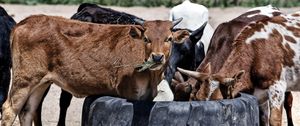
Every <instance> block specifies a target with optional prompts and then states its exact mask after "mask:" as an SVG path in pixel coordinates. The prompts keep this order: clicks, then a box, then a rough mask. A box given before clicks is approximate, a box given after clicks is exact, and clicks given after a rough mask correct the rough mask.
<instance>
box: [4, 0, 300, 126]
mask: <svg viewBox="0 0 300 126" xmlns="http://www.w3.org/2000/svg"><path fill="white" fill-rule="evenodd" d="M0 5H1V6H2V7H4V8H5V9H6V10H7V11H8V13H9V14H11V15H13V16H14V19H15V20H16V21H17V22H19V21H20V20H22V19H24V18H25V17H27V16H29V15H33V14H46V15H57V16H63V17H66V18H69V17H71V15H72V14H74V13H75V12H76V10H77V7H78V5H72V6H71V5H70V6H69V5H37V6H24V5H8V4H0ZM110 8H112V9H115V10H119V11H124V12H127V13H130V14H133V15H136V16H138V17H142V18H144V19H147V20H154V19H168V14H169V10H170V9H169V8H165V7H156V8H145V7H130V8H124V7H110ZM248 9H249V8H241V7H234V8H226V9H222V8H210V9H209V13H210V24H211V25H212V26H213V27H214V28H216V26H217V25H218V24H220V23H222V22H224V21H228V20H230V19H233V18H234V17H236V16H238V15H240V14H241V13H243V12H245V11H246V10H248ZM280 9H281V10H283V11H284V12H286V13H290V12H294V11H296V10H299V9H300V8H280ZM293 95H294V103H293V110H292V111H293V118H294V123H295V125H296V126H300V93H295V92H293ZM59 96H60V89H59V88H58V87H57V86H55V85H53V86H52V87H51V89H50V92H49V93H48V95H47V97H46V99H45V102H44V103H43V113H42V118H43V124H44V125H45V126H55V125H56V124H57V120H58V112H59V104H58V102H59ZM82 103H83V99H78V98H73V100H72V103H71V106H70V108H69V109H68V113H67V118H66V124H67V126H80V123H81V109H82ZM283 117H284V120H283V122H284V123H283V125H286V119H285V115H284V116H283ZM15 125H18V122H17V121H16V122H15Z"/></svg>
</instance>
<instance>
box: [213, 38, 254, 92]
mask: <svg viewBox="0 0 300 126" xmlns="http://www.w3.org/2000/svg"><path fill="white" fill-rule="evenodd" d="M234 46H235V48H234V49H233V51H232V52H231V54H230V55H229V57H228V59H227V60H226V61H225V63H224V65H223V67H222V68H221V69H220V71H219V72H218V73H217V74H218V75H221V76H223V77H233V76H234V75H235V74H236V73H238V72H239V71H241V70H244V71H245V74H244V75H243V77H242V78H241V79H240V80H239V81H240V82H242V83H239V84H242V85H239V86H237V87H239V88H238V89H235V90H237V91H238V92H239V91H249V90H248V89H250V88H252V87H251V86H250V85H252V84H251V80H250V69H251V64H252V61H253V59H254V52H253V50H252V48H251V45H249V44H246V43H243V42H237V43H236V45H234Z"/></svg>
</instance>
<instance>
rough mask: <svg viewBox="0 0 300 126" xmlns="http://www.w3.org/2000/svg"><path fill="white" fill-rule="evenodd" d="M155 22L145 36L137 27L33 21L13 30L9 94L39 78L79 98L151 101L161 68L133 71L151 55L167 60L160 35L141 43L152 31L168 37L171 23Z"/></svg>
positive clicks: (40, 18) (51, 19)
mask: <svg viewBox="0 0 300 126" xmlns="http://www.w3.org/2000/svg"><path fill="white" fill-rule="evenodd" d="M153 22H155V21H153ZM158 22H159V23H156V22H155V23H152V22H149V24H150V25H145V26H144V29H145V33H144V29H143V28H142V27H140V26H137V25H126V26H125V25H98V24H92V23H81V22H78V21H73V20H67V19H64V18H60V17H51V16H43V15H38V16H31V17H29V18H27V19H25V20H23V21H22V22H20V23H19V24H18V25H17V27H16V28H15V29H14V35H13V46H12V50H13V63H14V64H13V73H14V80H13V88H12V92H13V91H15V90H18V89H19V88H25V87H29V88H33V87H34V86H35V85H36V84H37V83H39V81H40V80H41V79H42V78H43V79H44V81H49V82H50V81H51V82H54V83H55V84H57V85H59V86H60V87H61V88H63V89H64V90H66V91H68V92H71V93H72V94H73V95H74V96H77V97H82V96H87V95H96V94H103V95H116V96H121V97H125V98H128V99H149V98H151V97H153V96H155V93H156V92H155V90H156V85H157V84H158V82H159V81H160V80H161V73H162V70H163V69H162V68H161V69H158V70H155V71H149V70H146V71H144V72H140V73H138V72H136V71H135V69H134V67H135V66H136V65H138V64H142V63H143V62H144V61H145V59H149V57H148V56H149V54H150V53H152V52H153V51H155V52H156V53H163V54H164V55H166V56H168V55H169V54H168V52H169V50H168V49H169V48H168V47H169V44H170V43H169V42H161V41H160V39H159V36H157V37H155V38H154V40H153V41H152V43H151V44H149V43H148V44H146V46H145V43H144V42H143V41H142V38H143V35H144V34H145V35H148V36H151V37H152V34H151V33H153V32H154V30H153V29H156V27H160V28H159V29H156V31H155V35H158V33H160V34H159V35H160V36H162V38H163V39H165V38H167V37H169V36H170V35H171V31H170V29H171V27H172V23H171V22H169V21H158ZM146 23H147V22H146ZM155 35H153V36H155ZM162 44H164V45H165V46H162ZM148 45H151V47H150V48H149V47H148ZM145 56H147V57H145ZM150 86H151V88H150ZM154 88H155V89H154ZM151 89H152V90H151Z"/></svg>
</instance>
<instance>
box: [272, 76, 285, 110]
mask: <svg viewBox="0 0 300 126" xmlns="http://www.w3.org/2000/svg"><path fill="white" fill-rule="evenodd" d="M285 91H286V82H285V81H282V80H280V81H275V84H274V85H271V86H270V87H269V90H268V96H269V100H270V106H271V108H278V109H280V106H282V105H283V101H284V93H285Z"/></svg>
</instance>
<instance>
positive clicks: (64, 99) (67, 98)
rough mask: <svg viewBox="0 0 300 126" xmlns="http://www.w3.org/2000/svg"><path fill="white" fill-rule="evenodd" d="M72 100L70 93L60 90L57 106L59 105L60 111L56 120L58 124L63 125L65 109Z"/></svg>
mask: <svg viewBox="0 0 300 126" xmlns="http://www.w3.org/2000/svg"><path fill="white" fill-rule="evenodd" d="M71 100H72V94H70V93H68V92H66V91H65V90H61V94H60V101H59V107H60V113H59V120H58V124H57V125H58V126H65V125H66V124H65V120H66V115H67V109H68V107H69V106H70V103H71Z"/></svg>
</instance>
